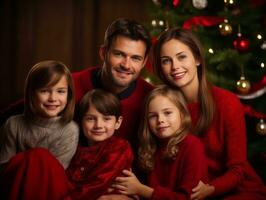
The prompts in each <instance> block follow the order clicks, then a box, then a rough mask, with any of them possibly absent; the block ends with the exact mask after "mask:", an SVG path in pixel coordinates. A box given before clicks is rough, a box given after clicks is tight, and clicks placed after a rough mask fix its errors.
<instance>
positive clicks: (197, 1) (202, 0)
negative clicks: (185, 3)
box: [192, 0, 208, 9]
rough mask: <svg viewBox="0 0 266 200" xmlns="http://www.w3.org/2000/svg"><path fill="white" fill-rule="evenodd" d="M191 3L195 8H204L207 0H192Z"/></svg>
mask: <svg viewBox="0 0 266 200" xmlns="http://www.w3.org/2000/svg"><path fill="white" fill-rule="evenodd" d="M192 4H193V6H194V7H195V8H197V9H204V8H206V7H207V5H208V1H207V0H192Z"/></svg>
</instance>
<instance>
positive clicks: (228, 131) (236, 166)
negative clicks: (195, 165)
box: [188, 87, 266, 200]
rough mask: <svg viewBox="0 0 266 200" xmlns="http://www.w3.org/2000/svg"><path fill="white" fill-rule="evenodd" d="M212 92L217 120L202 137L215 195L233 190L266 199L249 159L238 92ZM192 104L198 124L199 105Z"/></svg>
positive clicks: (192, 112) (215, 119)
mask: <svg viewBox="0 0 266 200" xmlns="http://www.w3.org/2000/svg"><path fill="white" fill-rule="evenodd" d="M212 93H213V96H214V100H215V103H216V113H215V118H214V122H213V123H212V125H211V126H210V128H209V129H208V131H207V132H205V133H204V135H203V136H202V137H201V138H200V139H201V140H202V142H203V145H204V147H205V152H206V155H207V158H208V173H209V179H210V184H211V185H213V186H214V187H215V193H214V195H213V196H216V195H222V194H225V193H227V192H230V191H231V192H233V193H234V195H236V196H237V194H241V193H242V192H245V193H247V194H250V195H251V196H250V199H252V200H255V199H260V197H261V198H262V199H265V197H266V188H265V187H264V186H263V183H262V181H261V180H260V178H259V177H258V176H257V175H256V173H255V171H254V170H253V169H252V168H251V166H250V165H249V164H248V161H247V149H246V143H247V141H246V127H245V121H244V120H245V119H244V112H243V109H242V105H241V103H240V101H239V99H238V98H237V97H236V95H234V94H233V93H231V92H229V91H227V90H224V89H221V88H218V87H213V88H212ZM188 107H189V110H190V113H191V117H192V122H193V124H195V123H196V121H197V119H198V116H199V110H200V108H199V105H198V104H197V103H194V104H189V105H188ZM233 193H232V194H233ZM256 197H258V198H256Z"/></svg>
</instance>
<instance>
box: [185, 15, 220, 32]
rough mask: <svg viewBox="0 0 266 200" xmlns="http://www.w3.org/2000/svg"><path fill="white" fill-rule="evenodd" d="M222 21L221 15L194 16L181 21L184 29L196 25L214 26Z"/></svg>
mask: <svg viewBox="0 0 266 200" xmlns="http://www.w3.org/2000/svg"><path fill="white" fill-rule="evenodd" d="M223 21H224V18H223V17H216V16H195V17H192V18H190V19H188V20H186V21H185V22H184V23H183V28H184V29H191V28H192V27H197V26H199V25H200V26H214V25H217V24H219V23H222V22H223Z"/></svg>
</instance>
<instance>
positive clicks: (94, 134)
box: [66, 89, 133, 200]
mask: <svg viewBox="0 0 266 200" xmlns="http://www.w3.org/2000/svg"><path fill="white" fill-rule="evenodd" d="M78 122H79V125H80V127H81V129H82V130H81V131H82V134H81V138H80V144H79V146H78V148H77V151H76V154H75V155H74V157H73V159H72V161H71V163H70V166H69V167H68V169H67V170H66V175H67V177H68V180H69V181H70V182H71V184H72V186H73V189H72V190H71V192H70V194H69V195H70V197H71V199H90V200H93V199H97V198H99V197H100V196H101V195H104V194H107V190H108V187H110V185H111V182H113V181H114V179H115V177H117V176H119V175H121V173H122V170H123V169H130V167H131V164H132V161H133V152H132V150H131V147H130V145H129V143H128V142H127V141H126V140H124V139H121V138H119V137H116V136H114V133H115V131H116V130H118V129H119V127H120V125H121V123H122V116H121V111H120V102H119V99H118V98H117V97H116V96H114V95H113V94H112V93H109V92H107V91H103V90H100V89H94V90H92V91H89V92H88V93H86V95H85V96H84V97H83V98H82V100H81V102H80V105H79V110H78ZM120 195H121V194H120Z"/></svg>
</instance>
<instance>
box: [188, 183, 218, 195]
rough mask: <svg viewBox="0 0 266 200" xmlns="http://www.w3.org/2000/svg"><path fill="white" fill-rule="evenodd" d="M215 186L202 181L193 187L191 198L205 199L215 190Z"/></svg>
mask: <svg viewBox="0 0 266 200" xmlns="http://www.w3.org/2000/svg"><path fill="white" fill-rule="evenodd" d="M214 190H215V188H214V186H212V185H209V184H205V183H203V182H202V181H200V182H199V184H198V185H197V186H196V187H195V188H193V189H192V195H191V197H190V198H191V200H200V199H205V198H206V197H208V196H210V195H211V194H212V193H213V192H214Z"/></svg>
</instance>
